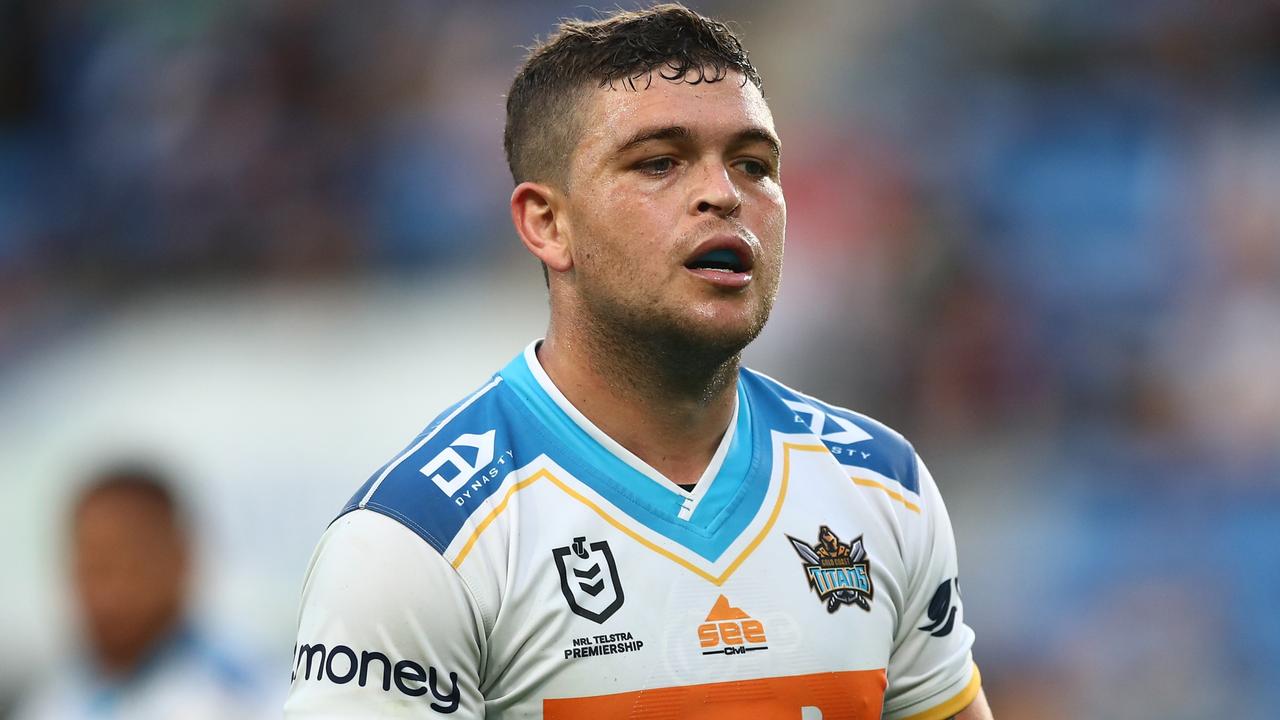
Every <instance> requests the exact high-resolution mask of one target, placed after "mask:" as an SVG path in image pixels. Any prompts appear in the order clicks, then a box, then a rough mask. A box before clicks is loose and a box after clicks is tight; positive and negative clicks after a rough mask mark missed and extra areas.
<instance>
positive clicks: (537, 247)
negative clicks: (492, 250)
mask: <svg viewBox="0 0 1280 720" xmlns="http://www.w3.org/2000/svg"><path fill="white" fill-rule="evenodd" d="M563 208H564V196H563V195H561V194H560V193H559V192H557V191H556V190H555V189H554V188H552V187H550V186H548V185H543V184H541V183H535V182H522V183H520V184H519V185H517V186H516V189H515V190H514V191H512V193H511V222H512V223H513V224H514V225H515V226H516V232H517V233H519V234H520V240H521V241H522V242H524V246H525V248H526V249H527V250H528V251H529V252H531V253H533V255H534V257H536V258H538V259H539V260H541V261H542V263H543V264H544V265H546V266H547V268H548V269H549V270H552V271H555V272H566V271H568V270H569V269H570V268H572V267H573V252H572V249H571V247H570V242H569V234H568V232H566V225H565V222H564V218H563V217H560V213H561V212H562V211H563Z"/></svg>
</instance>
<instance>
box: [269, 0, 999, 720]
mask: <svg viewBox="0 0 1280 720" xmlns="http://www.w3.org/2000/svg"><path fill="white" fill-rule="evenodd" d="M505 144H506V150H507V156H508V160H509V162H510V165H511V170H512V174H513V176H514V178H515V182H516V188H515V191H514V193H513V194H512V196H511V213H512V219H513V221H514V223H515V227H516V231H517V232H518V233H519V235H520V237H521V239H522V240H523V242H524V244H525V246H526V247H527V248H528V250H529V251H530V252H531V253H532V254H533V255H534V256H535V257H537V258H538V259H539V260H540V261H541V262H542V263H543V265H544V267H545V271H546V274H547V284H548V288H549V293H550V304H551V320H550V327H549V328H548V330H547V336H546V338H545V339H544V340H542V341H541V342H536V343H533V344H532V345H530V346H529V348H528V349H527V350H526V351H525V352H524V353H523V354H522V355H521V356H519V357H517V358H516V359H515V360H514V361H512V362H511V363H510V364H509V365H507V367H505V368H504V369H502V370H501V371H500V372H499V373H498V374H496V375H495V376H493V378H492V379H491V380H490V381H489V382H487V383H485V385H484V386H483V387H481V388H480V390H479V391H478V392H476V393H475V394H473V395H471V396H470V397H468V398H466V399H465V400H463V401H462V402H461V403H459V404H458V405H456V406H454V407H453V408H452V409H450V410H448V411H447V412H445V413H444V414H443V415H442V416H441V417H440V418H439V419H437V420H436V421H435V422H433V423H431V425H430V426H429V427H428V429H427V430H426V431H425V432H424V434H423V435H421V436H419V438H417V439H416V440H415V441H414V442H413V443H412V444H411V445H410V447H409V448H408V449H407V450H405V451H404V452H403V453H402V454H401V455H400V456H399V457H397V458H396V459H394V460H393V461H392V462H390V463H389V464H388V465H386V466H385V467H384V468H382V470H380V471H379V472H378V473H376V474H375V475H374V476H373V477H372V478H371V479H370V480H369V482H368V483H366V484H365V486H364V487H362V488H361V489H360V490H359V491H358V492H357V493H356V494H355V496H354V497H353V498H352V500H351V502H350V503H349V504H348V505H347V507H346V508H345V509H344V511H343V513H342V514H341V515H340V517H339V518H338V519H337V520H335V521H334V523H333V524H332V525H331V526H330V528H329V529H328V531H327V532H326V533H325V536H324V537H323V538H322V539H321V541H320V545H319V547H318V549H317V550H316V554H315V557H314V558H313V561H312V564H311V568H310V570H309V572H308V577H307V581H306V586H305V589H304V590H303V607H302V613H301V619H300V627H299V632H298V645H297V647H296V649H295V657H294V665H293V690H292V695H291V697H290V700H289V702H288V704H287V705H286V714H287V715H288V717H291V718H319V717H326V718H328V717H334V718H336V717H435V716H438V715H440V716H443V715H452V716H454V717H463V718H480V717H488V718H503V717H546V718H588V717H593V718H594V717H607V718H613V717H636V718H649V717H653V718H658V717H662V718H680V717H700V718H721V717H725V718H727V717H733V718H774V717H778V718H783V717H786V718H819V717H821V718H827V719H828V720H829V719H830V718H879V717H881V716H882V713H883V716H884V717H888V718H944V717H952V716H956V717H961V718H989V717H990V715H989V711H988V710H987V709H986V703H985V700H984V699H983V697H982V691H981V687H980V681H979V676H978V672H977V669H976V667H975V666H974V665H973V663H972V660H971V659H970V651H969V649H970V645H971V643H972V639H973V634H972V632H971V631H970V630H969V628H968V627H966V626H965V625H964V624H963V622H962V621H961V619H960V616H959V607H960V605H959V597H958V596H957V594H956V593H955V592H954V588H955V577H956V563H955V553H954V548H953V544H952V535H951V527H950V524H949V521H948V519H947V515H946V511H945V509H944V508H943V506H942V500H941V498H940V497H939V495H938V491H937V488H936V487H935V485H934V483H933V480H932V479H931V478H930V476H929V474H928V472H927V471H926V470H925V469H924V466H923V465H921V464H920V462H919V460H918V458H917V457H916V455H915V452H914V451H913V450H912V448H911V446H910V445H908V444H907V443H906V442H905V441H904V440H903V439H902V438H901V437H900V436H899V435H897V434H896V433H894V432H893V431H891V430H889V429H888V428H885V427H884V426H882V425H880V424H878V423H876V422H874V421H872V420H869V419H867V418H865V417H863V416H861V415H858V414H856V413H852V412H849V411H847V410H842V409H839V408H835V407H832V406H829V405H826V404H823V403H821V402H819V401H817V400H815V399H812V398H809V397H807V396H804V395H801V394H799V393H797V392H795V391H792V390H790V389H788V388H786V387H784V386H782V385H781V384H779V383H777V382H776V381H774V380H771V379H769V378H767V377H765V376H763V375H759V374H757V373H753V372H750V371H747V370H743V369H740V368H739V354H740V352H741V351H742V349H743V347H745V346H746V345H747V344H748V343H749V342H750V341H751V340H752V339H754V338H755V337H756V335H757V334H758V333H759V332H760V330H761V328H762V327H763V325H764V323H765V320H766V318H767V317H768V315H769V311H770V308H771V306H772V303H773V300H774V295H775V293H776V290H777V286H778V280H779V275H780V271H781V264H782V245H783V229H784V225H785V216H786V210H785V204H784V200H783V195H782V188H781V185H780V183H779V149H780V144H779V141H778V138H777V136H776V133H775V131H774V125H773V120H772V118H771V116H770V113H769V108H768V106H767V105H766V103H765V101H764V99H763V96H762V95H761V92H760V79H759V76H758V75H757V73H756V71H755V69H754V68H753V67H752V66H751V64H750V62H749V61H748V59H747V55H746V54H745V52H743V50H742V47H741V45H740V44H739V42H738V39H737V38H736V37H735V36H734V35H733V34H732V33H731V32H730V31H729V30H728V29H727V28H726V27H725V26H724V25H722V24H720V23H717V22H713V21H710V20H707V19H705V18H702V17H700V16H698V15H697V14H695V13H693V12H691V11H689V10H686V9H685V8H683V7H680V6H677V5H662V6H658V7H654V8H652V9H650V10H647V11H642V12H619V13H616V14H614V15H612V16H611V17H608V18H606V19H603V20H600V21H595V22H576V21H573V22H565V23H564V24H563V25H562V26H561V27H560V29H559V32H558V33H557V34H556V35H554V36H553V37H552V38H551V39H550V40H548V41H547V42H546V43H544V44H543V45H541V46H540V47H538V48H536V49H535V50H534V51H533V52H532V53H531V55H530V56H529V58H528V60H527V61H526V63H525V65H524V67H523V68H522V69H521V70H520V71H519V73H518V74H517V76H516V78H515V81H514V83H513V85H512V88H511V92H510V94H509V96H508V100H507V128H506V143H505Z"/></svg>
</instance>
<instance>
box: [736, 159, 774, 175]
mask: <svg viewBox="0 0 1280 720" xmlns="http://www.w3.org/2000/svg"><path fill="white" fill-rule="evenodd" d="M738 167H740V168H742V172H744V173H746V174H748V175H750V176H751V177H755V178H762V177H766V176H768V175H769V166H768V165H765V164H764V163H762V162H760V161H759V160H743V161H741V162H739V163H738Z"/></svg>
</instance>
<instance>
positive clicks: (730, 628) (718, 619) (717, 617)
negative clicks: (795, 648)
mask: <svg viewBox="0 0 1280 720" xmlns="http://www.w3.org/2000/svg"><path fill="white" fill-rule="evenodd" d="M767 642H768V639H767V638H766V637H765V634H764V625H763V624H762V623H761V622H760V621H759V620H756V619H755V618H753V617H751V616H750V615H748V614H747V613H746V612H744V611H743V610H742V609H741V608H736V607H733V606H731V605H729V599H728V598H726V597H725V596H724V595H721V596H720V597H718V598H716V602H715V604H714V605H712V606H711V612H709V613H707V621H706V622H704V623H702V624H701V625H699V626H698V645H699V646H700V647H701V648H702V654H703V655H745V654H746V653H749V652H752V651H754V650H768V649H769V646H768V645H766V644H765V643H767Z"/></svg>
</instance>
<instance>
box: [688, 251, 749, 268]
mask: <svg viewBox="0 0 1280 720" xmlns="http://www.w3.org/2000/svg"><path fill="white" fill-rule="evenodd" d="M685 267H687V268H689V269H690V270H712V271H715V272H722V273H743V272H747V271H749V270H751V262H750V259H749V258H744V257H742V256H741V255H739V254H738V253H736V252H734V251H733V250H731V249H730V248H717V249H715V250H711V251H709V252H706V253H703V254H702V255H699V256H698V257H696V258H694V259H693V260H691V261H689V262H688V263H687V264H685Z"/></svg>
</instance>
